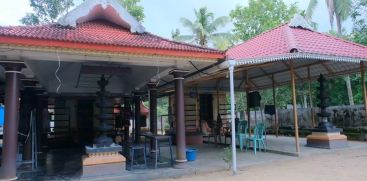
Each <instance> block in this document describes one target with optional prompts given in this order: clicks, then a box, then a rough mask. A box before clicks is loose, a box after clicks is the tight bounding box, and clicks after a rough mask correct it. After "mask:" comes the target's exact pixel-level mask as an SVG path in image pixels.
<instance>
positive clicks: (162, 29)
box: [0, 0, 352, 38]
mask: <svg viewBox="0 0 367 181" xmlns="http://www.w3.org/2000/svg"><path fill="white" fill-rule="evenodd" d="M2 1H4V2H2V3H1V6H0V26H7V25H20V22H19V20H20V19H21V18H22V17H24V16H25V14H26V13H27V12H32V8H31V7H30V6H29V0H2ZM284 1H285V2H286V3H287V4H291V3H295V2H297V4H298V7H299V9H302V10H304V9H306V8H307V5H308V2H309V0H284ZM79 2H81V0H78V1H77V3H79ZM140 5H142V6H143V7H144V13H145V16H146V18H145V19H144V22H143V26H144V27H145V28H146V30H147V31H149V32H151V33H154V34H157V35H160V36H163V37H166V38H171V31H172V30H174V29H176V28H179V29H180V30H181V33H182V34H186V33H189V32H188V30H186V29H185V28H184V27H182V25H181V24H180V18H181V17H186V18H188V19H191V20H193V19H194V9H199V8H201V7H204V6H207V7H208V9H209V10H210V11H212V12H213V13H214V14H215V16H216V17H218V16H228V15H229V13H230V11H231V10H233V9H234V8H235V7H236V5H242V6H243V5H247V0H141V3H140ZM325 10H326V5H325V2H324V1H321V0H320V2H319V4H318V6H317V8H316V10H315V12H314V16H313V20H314V21H315V22H317V23H318V25H319V28H318V31H320V32H328V31H329V30H330V25H329V20H328V14H327V11H325ZM232 27H233V25H231V24H229V25H228V26H227V27H225V28H223V29H221V30H220V31H223V32H224V31H229V30H231V28H232ZM343 27H344V28H345V29H346V30H347V32H350V30H351V28H352V22H351V20H350V19H349V20H347V21H346V22H344V24H343Z"/></svg>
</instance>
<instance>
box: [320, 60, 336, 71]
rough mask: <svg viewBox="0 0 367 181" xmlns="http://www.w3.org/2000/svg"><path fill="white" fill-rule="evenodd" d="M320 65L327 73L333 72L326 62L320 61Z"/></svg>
mask: <svg viewBox="0 0 367 181" xmlns="http://www.w3.org/2000/svg"><path fill="white" fill-rule="evenodd" d="M321 65H322V67H324V69H325V70H326V71H327V72H328V73H329V74H333V73H334V71H333V70H332V69H331V68H330V67H329V66H328V65H326V63H325V62H321Z"/></svg>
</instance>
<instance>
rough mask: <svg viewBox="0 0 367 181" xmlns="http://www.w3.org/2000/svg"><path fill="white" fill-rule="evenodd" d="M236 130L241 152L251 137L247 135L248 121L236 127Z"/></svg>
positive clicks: (241, 122)
mask: <svg viewBox="0 0 367 181" xmlns="http://www.w3.org/2000/svg"><path fill="white" fill-rule="evenodd" d="M236 130H237V132H236V137H237V139H238V142H239V143H240V150H241V151H242V149H243V146H244V143H246V139H247V138H248V137H249V135H248V134H247V121H240V122H239V123H238V124H237V126H236ZM246 147H247V146H246ZM246 149H247V148H246Z"/></svg>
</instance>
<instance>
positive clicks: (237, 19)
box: [230, 0, 298, 40]
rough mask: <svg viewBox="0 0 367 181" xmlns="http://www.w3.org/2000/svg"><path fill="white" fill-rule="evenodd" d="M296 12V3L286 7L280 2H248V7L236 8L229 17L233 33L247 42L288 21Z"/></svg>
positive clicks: (261, 0) (252, 0)
mask: <svg viewBox="0 0 367 181" xmlns="http://www.w3.org/2000/svg"><path fill="white" fill-rule="evenodd" d="M297 11H298V8H297V4H296V3H293V4H291V5H290V6H287V5H286V4H285V3H284V2H283V1H282V0H249V3H248V6H239V5H238V6H236V8H235V9H234V10H232V11H231V13H230V16H231V18H232V20H233V21H234V33H235V34H236V35H237V36H238V37H239V38H240V39H241V40H248V39H250V38H252V37H254V36H256V35H258V34H260V33H262V32H264V31H267V30H270V29H272V28H275V27H277V26H279V25H280V24H282V23H285V22H287V21H289V20H290V19H291V18H292V17H293V16H294V14H296V13H297Z"/></svg>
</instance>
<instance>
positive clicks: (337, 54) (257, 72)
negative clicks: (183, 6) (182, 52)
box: [186, 16, 367, 91]
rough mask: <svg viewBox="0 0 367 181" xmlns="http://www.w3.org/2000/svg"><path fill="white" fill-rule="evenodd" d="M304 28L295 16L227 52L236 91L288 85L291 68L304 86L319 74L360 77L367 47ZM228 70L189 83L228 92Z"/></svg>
mask: <svg viewBox="0 0 367 181" xmlns="http://www.w3.org/2000/svg"><path fill="white" fill-rule="evenodd" d="M304 24H305V21H303V19H302V18H300V17H299V16H296V17H295V18H293V20H292V21H291V22H290V23H288V24H283V25H281V26H279V27H277V28H274V29H272V30H270V31H267V32H265V33H263V34H260V35H258V36H256V37H254V38H252V39H250V40H248V41H245V42H244V43H242V44H239V45H237V46H235V47H233V48H230V49H229V50H227V51H226V58H227V60H235V61H236V68H235V87H236V89H238V90H242V91H244V90H245V87H246V88H248V89H250V90H260V89H266V88H270V87H272V86H273V85H274V86H281V85H285V84H288V83H289V82H290V73H289V72H290V68H291V66H293V68H294V70H295V76H296V79H297V81H301V82H304V81H307V80H315V79H317V78H318V76H319V75H320V74H324V75H326V76H327V77H329V78H332V77H337V76H343V75H346V74H351V73H359V71H360V68H361V66H365V64H366V63H363V62H364V61H367V47H366V46H363V45H360V44H356V43H353V42H349V41H346V40H343V39H340V38H337V37H334V36H331V35H327V34H323V33H320V32H316V31H312V30H310V28H309V26H305V25H304ZM227 67H228V61H226V62H223V63H221V64H220V65H218V66H216V67H213V68H211V69H209V70H206V71H205V73H201V74H200V75H195V76H193V77H190V78H188V79H186V81H187V82H191V84H192V85H194V86H197V87H199V88H200V87H203V88H206V89H208V88H216V87H219V88H222V89H223V90H228V85H229V83H228V79H227V78H226V77H227V75H228V69H227ZM208 74H210V76H208ZM246 79H247V80H248V85H247V86H246V85H245V84H246Z"/></svg>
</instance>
